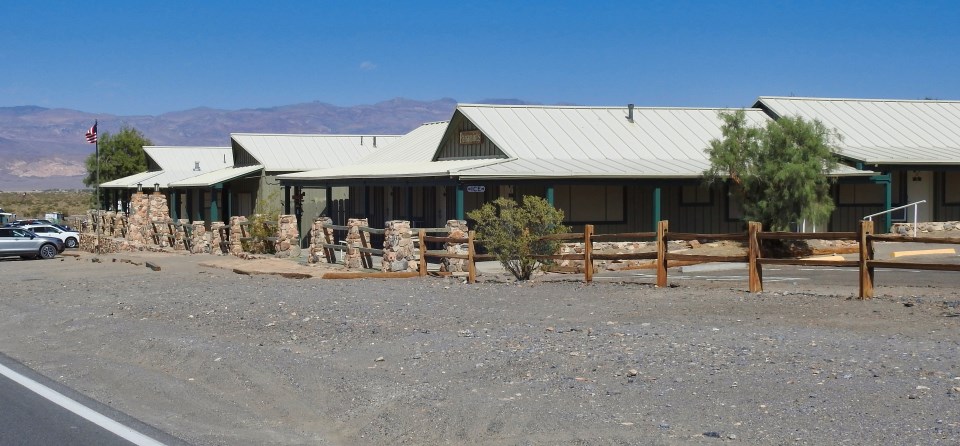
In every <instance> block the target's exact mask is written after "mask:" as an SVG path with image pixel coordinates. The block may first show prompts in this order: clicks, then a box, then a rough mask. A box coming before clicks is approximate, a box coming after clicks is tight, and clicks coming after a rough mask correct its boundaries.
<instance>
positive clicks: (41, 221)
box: [11, 218, 53, 226]
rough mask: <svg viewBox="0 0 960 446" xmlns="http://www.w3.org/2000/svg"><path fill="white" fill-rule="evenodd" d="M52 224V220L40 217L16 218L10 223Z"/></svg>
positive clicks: (23, 224)
mask: <svg viewBox="0 0 960 446" xmlns="http://www.w3.org/2000/svg"><path fill="white" fill-rule="evenodd" d="M52 224H53V222H51V221H50V220H44V219H42V218H31V219H26V220H17V221H15V222H13V223H11V225H13V226H26V225H52Z"/></svg>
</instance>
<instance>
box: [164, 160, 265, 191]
mask: <svg viewBox="0 0 960 446" xmlns="http://www.w3.org/2000/svg"><path fill="white" fill-rule="evenodd" d="M261 169H263V166H261V165H259V164H255V165H253V166H243V167H226V168H223V169H220V170H214V171H213V172H207V173H204V174H201V175H196V176H192V177H189V178H185V179H182V180H177V181H171V182H170V183H169V187H204V186H212V185H214V184H217V183H224V182H227V181H230V180H234V179H237V178H240V177H242V176H246V175H250V174H252V173H254V172H259V171H260V170H261Z"/></svg>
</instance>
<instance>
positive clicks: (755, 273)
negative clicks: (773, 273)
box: [747, 221, 763, 293]
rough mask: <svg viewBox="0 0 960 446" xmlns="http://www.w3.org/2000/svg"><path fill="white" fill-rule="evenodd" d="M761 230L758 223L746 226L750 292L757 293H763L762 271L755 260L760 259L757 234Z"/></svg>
mask: <svg viewBox="0 0 960 446" xmlns="http://www.w3.org/2000/svg"><path fill="white" fill-rule="evenodd" d="M762 229H763V225H762V224H761V223H759V222H755V221H751V222H750V223H748V224H747V231H748V237H747V240H748V243H749V245H748V248H747V249H748V251H747V258H748V259H749V262H750V263H749V265H748V266H747V268H748V271H749V272H748V274H749V276H750V292H751V293H759V292H761V291H763V270H762V267H761V266H760V262H758V261H757V259H759V258H760V240H759V239H757V233H758V232H760V231H761V230H762Z"/></svg>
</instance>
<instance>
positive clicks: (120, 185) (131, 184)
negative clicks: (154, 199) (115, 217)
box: [100, 170, 163, 189]
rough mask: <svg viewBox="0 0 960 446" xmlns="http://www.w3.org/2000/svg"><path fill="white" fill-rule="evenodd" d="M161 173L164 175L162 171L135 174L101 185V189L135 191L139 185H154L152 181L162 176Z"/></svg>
mask: <svg viewBox="0 0 960 446" xmlns="http://www.w3.org/2000/svg"><path fill="white" fill-rule="evenodd" d="M161 173H163V171H162V170H153V171H148V172H140V173H135V174H133V175H129V176H125V177H123V178H117V179H115V180H111V181H107V182H105V183H100V187H102V188H107V189H135V188H136V187H137V183H140V184H153V181H152V180H151V179H152V178H153V177H156V176H158V175H160V174H161Z"/></svg>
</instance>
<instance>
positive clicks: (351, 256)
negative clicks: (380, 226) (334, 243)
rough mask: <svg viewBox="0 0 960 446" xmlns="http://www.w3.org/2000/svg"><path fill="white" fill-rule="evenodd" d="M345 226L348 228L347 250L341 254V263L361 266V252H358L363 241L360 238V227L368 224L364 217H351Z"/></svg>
mask: <svg viewBox="0 0 960 446" xmlns="http://www.w3.org/2000/svg"><path fill="white" fill-rule="evenodd" d="M347 226H349V228H350V229H348V230H347V240H346V242H347V243H346V245H347V250H346V252H345V253H344V254H343V264H344V265H346V266H347V268H362V267H363V254H361V253H360V249H359V248H360V247H362V246H363V241H362V239H361V238H360V228H361V227H364V226H368V223H367V219H366V218H351V219H348V220H347Z"/></svg>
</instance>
